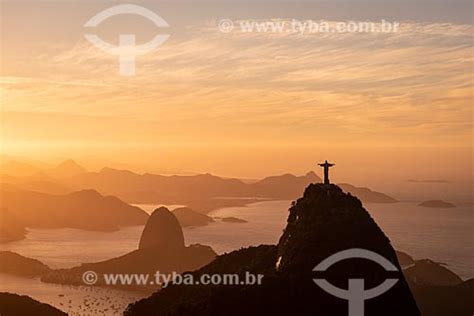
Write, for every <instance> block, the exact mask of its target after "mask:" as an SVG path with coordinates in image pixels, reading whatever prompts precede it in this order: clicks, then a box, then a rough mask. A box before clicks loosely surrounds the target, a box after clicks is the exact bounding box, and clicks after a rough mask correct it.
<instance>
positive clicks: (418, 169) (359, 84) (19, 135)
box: [0, 2, 473, 183]
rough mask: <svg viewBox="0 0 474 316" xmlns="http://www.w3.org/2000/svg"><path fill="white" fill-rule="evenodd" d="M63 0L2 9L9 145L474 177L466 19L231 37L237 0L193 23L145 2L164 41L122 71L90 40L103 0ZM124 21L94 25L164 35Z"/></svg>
mask: <svg viewBox="0 0 474 316" xmlns="http://www.w3.org/2000/svg"><path fill="white" fill-rule="evenodd" d="M53 4H54V2H53ZM53 4H51V3H49V4H45V3H43V4H37V6H38V7H36V8H32V7H34V6H35V5H33V4H31V3H29V2H28V3H27V4H25V3H20V4H15V3H8V4H4V7H3V10H2V22H1V27H2V41H1V44H2V47H1V53H2V58H1V77H0V82H1V124H2V125H1V126H2V127H1V128H0V131H1V133H2V139H1V140H2V144H1V147H0V150H1V152H2V153H4V154H17V155H23V156H27V157H30V158H35V159H39V160H59V159H62V158H74V159H77V160H78V161H81V162H83V163H84V164H86V165H88V166H89V167H90V168H94V167H99V166H100V165H103V164H112V165H114V164H116V165H121V166H124V165H127V166H131V167H133V168H136V169H138V170H153V171H157V172H173V173H174V172H212V173H216V174H220V175H228V176H242V177H260V176H263V175H268V174H273V173H281V172H295V173H304V172H306V171H307V170H310V169H313V168H314V163H315V162H316V161H317V160H323V159H326V158H327V159H331V160H334V161H336V163H338V167H339V169H338V172H339V173H336V175H335V176H336V177H339V179H341V180H346V179H347V180H351V181H355V182H359V183H364V179H366V178H367V176H371V177H372V178H373V179H375V180H373V181H383V179H385V181H388V180H387V179H390V178H392V177H396V178H398V179H406V178H410V177H412V176H413V177H418V178H460V177H466V176H467V177H471V176H472V104H473V102H472V101H473V87H472V79H473V78H472V70H473V58H472V57H473V50H472V37H471V36H472V34H473V26H472V25H470V24H465V23H463V22H458V21H454V20H453V21H447V22H446V21H416V20H410V19H404V17H403V16H402V17H399V18H400V19H401V29H400V32H398V33H395V34H359V33H356V34H323V35H321V34H318V35H314V34H313V35H303V36H297V35H294V34H257V33H248V34H243V33H231V34H223V33H220V32H218V30H217V29H216V26H215V20H216V19H218V18H219V17H226V15H225V13H227V17H228V16H229V15H230V13H229V11H228V10H229V9H226V10H227V11H225V10H224V11H222V12H219V13H218V14H215V13H212V14H209V16H203V17H200V18H195V17H194V18H193V19H190V18H189V16H190V14H191V13H189V12H188V11H186V10H184V11H185V12H184V13H183V12H181V13H182V14H183V16H179V14H178V13H176V12H175V11H179V10H178V9H179V8H178V9H176V10H172V8H171V9H170V8H169V7H166V9H165V10H162V11H163V12H162V11H160V6H159V5H157V4H153V3H149V6H148V7H150V9H154V10H156V11H158V12H160V15H161V16H162V17H163V18H165V19H166V20H168V22H169V23H170V25H171V26H172V28H171V30H170V34H171V36H170V39H169V40H168V41H167V42H166V43H165V44H164V45H163V46H162V47H160V48H159V49H157V50H156V51H154V52H153V53H150V54H147V55H144V56H140V57H138V59H137V75H136V76H134V77H122V76H119V75H118V73H117V63H118V61H117V58H116V57H115V56H110V55H108V54H107V53H105V52H103V51H101V50H98V49H97V48H95V47H93V46H92V45H91V44H90V43H88V42H87V41H86V40H85V39H84V37H83V33H84V30H83V28H82V25H83V23H84V22H85V21H87V20H88V19H89V18H90V17H91V16H93V15H94V14H95V13H97V12H98V11H100V10H102V9H104V8H106V7H107V5H106V4H107V3H105V4H101V5H100V4H88V3H83V4H79V2H72V3H70V4H64V3H63V4H61V5H60V6H59V9H58V7H54V5H53ZM25 7H28V9H29V10H28V11H25V10H24V9H25ZM181 10H182V8H181ZM302 11H304V10H302ZM306 11H308V10H306ZM245 14H247V16H248V15H251V17H252V18H255V15H256V13H254V14H253V15H252V10H250V9H248V10H247V12H245V10H244V11H242V12H240V15H239V16H238V17H236V18H240V19H243V18H246V15H245ZM295 14H296V13H295ZM299 14H302V13H301V12H300V13H299ZM20 16H21V17H22V18H21V19H20ZM191 16H192V14H191ZM265 17H266V18H268V17H278V18H282V16H281V12H280V11H275V13H274V15H272V13H271V12H266V13H265ZM285 18H292V17H291V16H286V17H285ZM116 19H118V20H120V19H122V18H119V17H116ZM125 19H126V20H120V21H115V22H113V21H112V22H107V23H104V26H103V28H102V29H99V30H98V34H99V35H100V36H101V37H103V38H104V40H109V41H111V42H112V41H114V40H115V41H116V39H117V32H118V33H121V32H123V31H127V32H131V33H137V34H140V36H138V35H137V36H138V39H139V40H140V41H143V42H146V41H148V40H149V39H150V38H151V36H152V35H153V34H154V32H155V31H156V29H155V26H154V25H152V24H150V23H147V22H143V21H140V18H137V19H135V18H125ZM45 21H47V23H45ZM124 21H125V22H124ZM129 28H131V30H130V29H129ZM466 170H467V171H468V172H466Z"/></svg>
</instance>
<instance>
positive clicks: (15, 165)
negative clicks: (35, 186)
mask: <svg viewBox="0 0 474 316" xmlns="http://www.w3.org/2000/svg"><path fill="white" fill-rule="evenodd" d="M40 171H41V168H39V167H38V166H35V165H33V164H29V163H26V162H21V161H16V160H10V161H8V162H5V163H2V164H1V165H0V174H1V175H12V176H18V177H25V176H31V175H33V174H35V173H38V172H40Z"/></svg>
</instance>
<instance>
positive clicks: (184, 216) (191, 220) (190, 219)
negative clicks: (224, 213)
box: [173, 207, 214, 228]
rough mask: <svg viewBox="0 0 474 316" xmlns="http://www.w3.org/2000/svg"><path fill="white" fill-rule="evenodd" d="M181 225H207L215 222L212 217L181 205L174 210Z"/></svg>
mask: <svg viewBox="0 0 474 316" xmlns="http://www.w3.org/2000/svg"><path fill="white" fill-rule="evenodd" d="M173 214H174V215H175V216H176V218H177V219H178V221H179V223H180V224H181V227H183V228H184V227H192V226H205V225H208V224H210V223H213V222H214V220H213V219H212V217H210V216H207V215H205V214H201V213H199V212H196V211H194V210H192V209H190V208H188V207H179V208H177V209H174V210H173Z"/></svg>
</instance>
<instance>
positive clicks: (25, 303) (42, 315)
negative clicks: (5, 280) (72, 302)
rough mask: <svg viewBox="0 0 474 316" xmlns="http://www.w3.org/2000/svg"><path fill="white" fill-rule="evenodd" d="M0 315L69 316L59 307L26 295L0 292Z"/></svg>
mask: <svg viewBox="0 0 474 316" xmlns="http://www.w3.org/2000/svg"><path fill="white" fill-rule="evenodd" d="M0 315H2V316H29V315H35V316H67V314H66V313H65V312H62V311H60V310H59V309H57V308H55V307H53V306H51V305H48V304H45V303H40V302H38V301H35V300H34V299H32V298H31V297H29V296H26V295H17V294H12V293H5V292H2V293H0Z"/></svg>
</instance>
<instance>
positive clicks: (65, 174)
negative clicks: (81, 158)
mask: <svg viewBox="0 0 474 316" xmlns="http://www.w3.org/2000/svg"><path fill="white" fill-rule="evenodd" d="M86 172H87V170H86V169H85V168H84V167H82V166H80V165H79V164H78V163H76V162H75V161H74V160H72V159H68V160H66V161H63V162H62V163H60V164H59V165H57V166H56V167H53V168H50V169H46V170H44V171H43V173H45V174H46V175H48V176H50V177H54V178H69V177H72V176H75V175H79V174H82V173H86Z"/></svg>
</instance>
